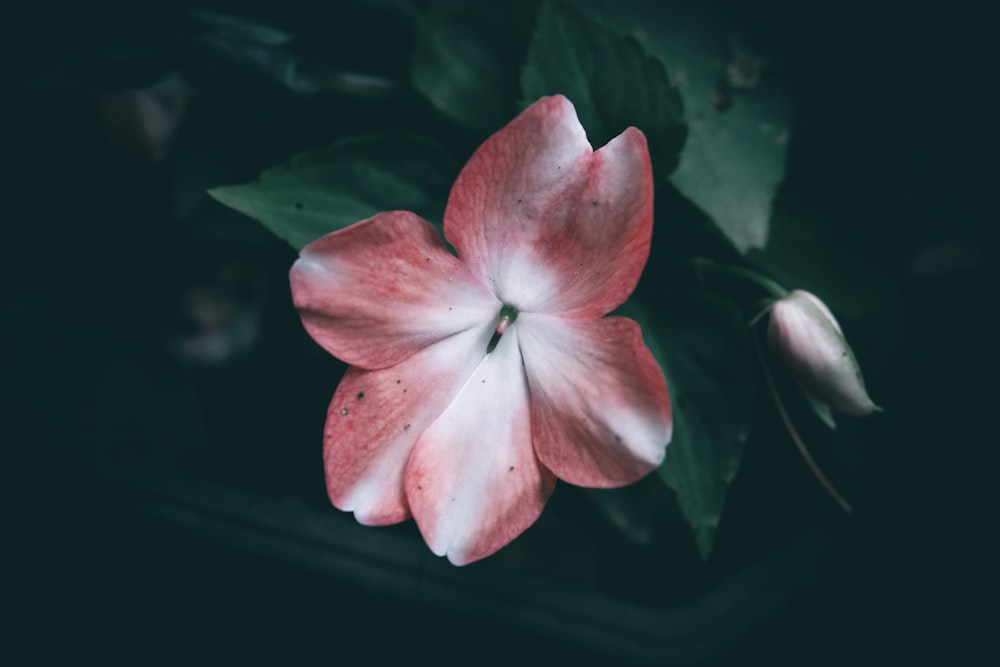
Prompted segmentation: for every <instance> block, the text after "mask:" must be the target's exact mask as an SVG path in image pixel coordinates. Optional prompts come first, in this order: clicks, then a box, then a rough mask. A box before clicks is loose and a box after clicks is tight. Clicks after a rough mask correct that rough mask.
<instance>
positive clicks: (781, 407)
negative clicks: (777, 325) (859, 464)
mask: <svg viewBox="0 0 1000 667" xmlns="http://www.w3.org/2000/svg"><path fill="white" fill-rule="evenodd" d="M754 346H755V347H756V348H757V358H758V359H760V365H761V367H762V368H763V369H764V377H765V379H767V386H768V389H770V390H771V397H772V398H773V399H774V404H775V405H776V406H777V408H778V414H779V415H781V420H782V421H783V422H784V423H785V428H786V429H787V430H788V435H789V436H791V438H792V442H794V443H795V446H796V447H797V448H798V450H799V453H800V454H801V455H802V458H803V459H804V460H805V462H806V465H807V466H809V470H811V471H812V474H813V475H814V476H815V477H816V480H817V481H818V482H819V483H820V486H822V487H823V488H824V489H826V492H827V493H829V494H830V496H831V497H832V498H833V499H834V500H835V501H836V502H837V504H838V505H840V507H841V509H843V510H844V511H845V512H846V513H847V514H852V513H853V512H854V509H853V508H852V507H851V505H850V504H849V503H848V502H847V501H846V500H844V497H843V496H842V495H840V492H839V491H837V488H836V487H835V486H834V485H833V484H832V483H831V482H830V480H828V479H827V478H826V475H824V474H823V471H822V470H820V468H819V466H818V465H817V464H816V461H815V460H813V457H812V454H810V453H809V450H808V449H807V448H806V445H805V443H804V442H802V438H800V437H799V432H798V431H796V430H795V426H794V425H793V424H792V419H791V417H789V416H788V411H787V410H785V404H784V402H783V401H782V400H781V396H779V395H778V388H777V386H775V384H774V378H773V377H772V376H771V370H770V369H769V368H768V367H767V362H766V361H765V360H764V355H763V354H761V349H760V343H758V342H757V339H756V337H754Z"/></svg>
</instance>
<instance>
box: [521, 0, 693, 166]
mask: <svg viewBox="0 0 1000 667" xmlns="http://www.w3.org/2000/svg"><path fill="white" fill-rule="evenodd" d="M521 86H522V93H523V95H524V99H523V103H524V105H525V106H527V105H528V104H530V103H531V102H533V101H535V100H536V99H538V98H539V97H542V96H544V95H554V94H559V93H561V94H563V95H565V96H566V97H568V98H569V99H570V100H571V101H572V102H573V104H574V106H575V107H576V111H577V115H578V116H579V118H580V122H581V123H582V124H583V127H584V128H585V129H586V130H587V136H588V138H589V140H590V142H591V144H592V145H593V146H595V147H600V146H603V145H604V144H606V143H607V142H608V141H610V140H611V139H613V138H614V137H616V136H617V135H618V134H620V133H621V132H622V131H623V130H624V129H625V128H626V127H629V126H630V125H634V126H636V127H638V128H639V129H640V130H642V131H643V133H644V134H645V135H646V139H647V141H648V142H649V151H650V155H651V156H652V159H653V169H654V172H655V175H656V177H657V180H658V181H662V180H663V179H665V178H666V177H667V175H669V174H670V172H672V171H673V170H674V168H675V167H676V166H677V163H678V159H679V158H678V155H679V153H680V151H681V148H682V147H683V146H684V140H685V138H686V136H687V128H686V127H685V125H684V121H683V118H682V116H683V104H682V102H681V97H680V95H679V94H678V92H677V89H676V88H674V87H673V86H672V85H671V83H670V80H669V79H668V77H667V71H666V69H664V67H663V64H662V63H661V62H660V61H659V60H657V59H656V58H652V57H650V56H648V55H647V54H646V52H645V51H644V50H643V48H642V47H641V46H640V45H639V42H637V41H636V40H635V39H634V38H632V37H622V36H619V35H618V34H616V33H615V32H614V31H613V30H611V29H610V28H608V27H606V26H604V25H602V24H600V23H596V22H594V21H592V20H591V19H589V18H587V17H586V16H584V15H583V14H581V13H580V12H578V11H577V10H576V9H574V8H572V7H570V6H568V5H567V4H564V3H561V2H553V1H550V2H545V3H544V4H543V5H542V8H541V10H540V12H539V16H538V26H537V28H536V30H535V34H534V37H533V38H532V40H531V44H530V45H529V48H528V61H527V64H526V66H525V68H524V72H523V74H522V76H521Z"/></svg>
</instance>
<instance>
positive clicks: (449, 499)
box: [406, 327, 555, 565]
mask: <svg viewBox="0 0 1000 667" xmlns="http://www.w3.org/2000/svg"><path fill="white" fill-rule="evenodd" d="M554 487H555V478H554V477H553V476H552V474H551V473H550V472H549V471H548V470H546V469H545V468H544V467H543V466H541V465H540V464H539V462H538V459H537V458H536V457H535V452H534V450H533V449H532V446H531V412H530V409H529V407H528V387H527V383H526V381H525V377H524V370H523V368H522V366H521V355H520V353H519V350H518V344H517V332H516V327H515V328H512V329H511V330H510V331H509V332H508V333H506V334H504V336H503V337H502V338H501V339H500V341H499V344H498V345H497V347H496V349H495V350H494V351H493V352H492V353H490V354H488V355H486V357H485V359H483V361H482V363H481V364H480V366H479V367H478V368H477V369H476V371H475V372H474V373H473V374H472V377H470V378H469V381H468V383H467V384H466V385H465V387H464V388H463V389H462V391H461V392H460V393H459V394H458V396H457V397H456V398H455V400H454V402H453V403H452V404H451V406H449V408H448V409H447V410H446V411H445V412H444V414H442V415H441V417H440V418H439V419H438V420H437V421H435V422H434V423H433V424H432V425H431V426H430V428H428V429H427V430H426V431H425V432H424V433H423V435H422V436H421V437H420V440H419V441H418V442H417V445H416V448H415V449H414V451H413V455H412V457H411V458H410V462H409V465H408V466H407V470H406V495H407V498H408V499H409V502H410V508H411V509H412V511H413V517H414V518H415V519H416V521H417V526H419V528H420V532H421V533H422V534H423V536H424V539H425V540H426V541H427V544H428V546H430V548H431V550H432V551H433V552H434V553H435V554H437V555H439V556H443V555H447V556H448V559H449V560H450V561H451V562H452V563H454V564H455V565H464V564H466V563H470V562H472V561H475V560H479V559H480V558H484V557H486V556H489V555H490V554H492V553H493V552H495V551H496V550H497V549H499V548H500V547H503V546H504V545H506V544H507V543H509V542H510V541H511V540H513V539H514V538H515V537H517V536H518V535H520V534H521V533H522V532H523V531H524V530H525V529H526V528H528V526H530V525H531V524H532V523H534V522H535V520H536V519H537V518H538V516H539V514H541V512H542V508H543V507H544V506H545V502H546V501H547V500H548V498H549V496H550V495H551V493H552V490H553V488H554Z"/></svg>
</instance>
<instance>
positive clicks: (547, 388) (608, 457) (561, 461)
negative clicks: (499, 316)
mask: <svg viewBox="0 0 1000 667" xmlns="http://www.w3.org/2000/svg"><path fill="white" fill-rule="evenodd" d="M516 326H517V327H519V333H520V336H521V354H522V355H523V357H524V368H525V372H526V373H527V375H528V386H529V387H530V391H531V418H532V439H533V441H534V443H535V452H536V453H537V454H538V458H539V459H540V460H541V461H542V463H544V464H545V466H546V467H548V468H549V470H551V471H552V472H553V473H555V475H556V476H557V477H558V478H559V479H562V480H565V481H567V482H570V483H572V484H576V485H579V486H588V487H613V486H622V485H624V484H629V483H631V482H634V481H636V480H638V479H639V478H641V477H642V476H644V475H645V474H646V473H648V472H650V471H651V470H653V469H654V468H656V467H657V466H659V465H660V463H661V462H662V461H663V457H664V454H665V453H666V446H667V443H668V442H669V440H670V435H671V431H672V426H673V422H672V420H671V414H670V399H669V396H668V394H667V384H666V381H665V380H664V379H663V373H662V371H661V370H660V367H659V365H658V364H657V363H656V360H655V359H654V358H653V355H652V353H650V351H649V348H647V347H646V344H645V343H644V342H643V340H642V332H641V331H640V329H639V325H638V324H636V323H635V322H633V321H632V320H629V319H626V318H623V317H608V318H604V319H600V320H576V321H571V320H563V319H560V318H556V317H550V316H545V315H534V314H530V315H522V316H521V317H520V318H518V320H517V325H516Z"/></svg>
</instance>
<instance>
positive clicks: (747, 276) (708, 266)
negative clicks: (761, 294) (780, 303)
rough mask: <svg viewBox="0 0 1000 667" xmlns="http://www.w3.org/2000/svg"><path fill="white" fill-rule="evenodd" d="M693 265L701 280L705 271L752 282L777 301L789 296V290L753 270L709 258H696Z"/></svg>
mask: <svg viewBox="0 0 1000 667" xmlns="http://www.w3.org/2000/svg"><path fill="white" fill-rule="evenodd" d="M691 263H692V264H694V270H695V272H696V273H697V274H698V277H699V278H702V274H703V272H705V271H710V272H713V273H720V274H723V275H729V276H734V277H736V278H742V279H743V280H746V281H749V282H752V283H754V284H756V285H758V286H759V287H761V288H763V289H764V290H765V291H766V292H768V293H769V294H770V295H771V296H773V297H774V298H775V299H781V298H783V297H785V296H788V290H786V289H785V288H784V287H782V286H781V285H779V284H778V283H777V282H776V281H774V280H772V279H771V278H768V277H767V276H765V275H763V274H762V273H758V272H757V271H754V270H752V269H748V268H745V267H742V266H735V265H733V264H722V263H721V262H716V261H715V260H711V259H708V258H707V257H695V258H694V259H692V260H691Z"/></svg>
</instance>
